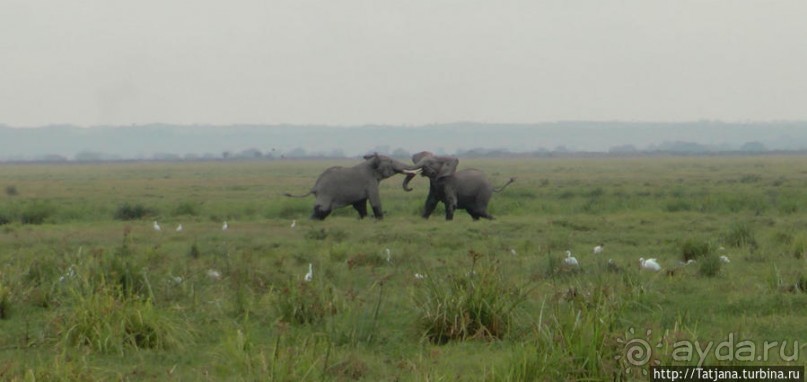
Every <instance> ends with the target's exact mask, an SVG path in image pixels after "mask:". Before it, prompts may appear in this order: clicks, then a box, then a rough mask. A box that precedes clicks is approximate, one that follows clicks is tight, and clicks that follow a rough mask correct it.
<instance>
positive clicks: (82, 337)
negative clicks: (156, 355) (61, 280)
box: [53, 286, 190, 353]
mask: <svg viewBox="0 0 807 382" xmlns="http://www.w3.org/2000/svg"><path fill="white" fill-rule="evenodd" d="M75 298H76V302H75V303H74V304H70V305H67V306H68V308H67V309H66V310H64V311H63V312H61V314H60V315H59V317H58V319H56V320H53V322H54V323H55V325H57V326H56V332H57V333H59V335H60V336H61V341H62V342H63V343H65V344H67V345H71V346H87V347H89V348H91V349H93V350H95V351H99V352H102V353H123V351H124V350H125V349H126V348H134V349H170V348H178V347H181V345H182V344H183V343H185V342H186V341H187V340H188V339H189V337H190V333H189V332H187V331H186V330H184V329H182V326H181V325H179V322H178V321H174V320H173V319H172V318H171V315H170V314H169V313H168V312H161V311H158V310H157V309H156V308H155V307H154V304H152V302H151V300H150V299H141V298H123V299H121V298H120V295H118V293H117V292H115V291H114V288H110V287H109V286H101V287H100V288H99V289H98V290H92V291H91V292H89V293H88V294H87V295H81V294H79V293H76V295H75Z"/></svg>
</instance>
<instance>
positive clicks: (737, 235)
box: [723, 223, 757, 249]
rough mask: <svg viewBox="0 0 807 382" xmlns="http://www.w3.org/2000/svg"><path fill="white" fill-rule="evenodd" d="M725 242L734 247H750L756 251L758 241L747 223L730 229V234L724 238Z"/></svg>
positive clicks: (738, 224) (737, 224)
mask: <svg viewBox="0 0 807 382" xmlns="http://www.w3.org/2000/svg"><path fill="white" fill-rule="evenodd" d="M723 241H724V242H725V243H726V244H728V245H730V246H733V247H746V246H747V247H749V248H751V249H755V248H756V247H757V239H756V238H755V237H754V232H753V231H752V230H751V227H750V226H748V224H745V223H735V224H733V225H732V226H731V227H729V230H728V232H726V234H725V235H724V237H723Z"/></svg>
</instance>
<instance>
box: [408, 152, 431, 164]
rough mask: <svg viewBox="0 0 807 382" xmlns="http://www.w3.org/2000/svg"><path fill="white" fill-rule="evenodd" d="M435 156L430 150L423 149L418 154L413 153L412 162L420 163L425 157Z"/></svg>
mask: <svg viewBox="0 0 807 382" xmlns="http://www.w3.org/2000/svg"><path fill="white" fill-rule="evenodd" d="M431 156H434V154H432V153H431V152H429V151H421V152H419V153H417V154H414V155H412V163H415V164H418V163H420V161H421V160H422V159H423V158H426V157H431Z"/></svg>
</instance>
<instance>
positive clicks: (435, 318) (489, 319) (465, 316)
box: [415, 251, 526, 344]
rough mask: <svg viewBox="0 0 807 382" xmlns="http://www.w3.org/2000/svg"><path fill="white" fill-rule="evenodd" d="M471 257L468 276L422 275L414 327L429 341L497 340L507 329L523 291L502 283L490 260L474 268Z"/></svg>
mask: <svg viewBox="0 0 807 382" xmlns="http://www.w3.org/2000/svg"><path fill="white" fill-rule="evenodd" d="M470 255H471V257H472V259H473V264H472V266H471V271H470V272H469V273H468V275H463V276H456V277H449V278H445V279H444V278H426V279H425V280H423V281H424V282H423V288H422V289H421V290H420V293H419V295H418V296H417V298H416V303H415V304H416V308H417V310H418V311H419V318H418V327H419V328H420V329H421V330H422V333H423V334H424V335H425V336H426V338H428V339H429V341H430V342H432V343H436V344H444V343H447V342H448V341H454V340H460V341H462V340H467V339H472V338H476V339H501V338H503V337H504V335H505V334H507V332H508V331H509V329H510V327H511V325H512V320H513V310H514V309H515V308H516V307H517V306H518V305H519V304H521V303H522V302H524V300H525V296H526V293H525V292H524V291H522V290H521V289H518V288H514V287H511V286H509V285H507V284H506V283H505V278H504V277H502V275H501V274H500V272H499V270H498V268H497V267H496V266H495V264H494V263H493V262H492V261H491V262H490V263H489V264H487V265H486V266H485V267H484V268H483V269H479V270H478V271H477V270H475V268H477V267H476V262H477V259H478V258H479V255H478V254H477V253H475V252H473V251H471V252H470Z"/></svg>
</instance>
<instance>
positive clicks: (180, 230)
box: [177, 223, 182, 232]
mask: <svg viewBox="0 0 807 382" xmlns="http://www.w3.org/2000/svg"><path fill="white" fill-rule="evenodd" d="M177 232H182V223H179V225H178V226H177Z"/></svg>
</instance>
